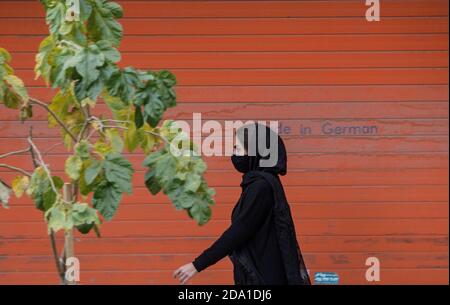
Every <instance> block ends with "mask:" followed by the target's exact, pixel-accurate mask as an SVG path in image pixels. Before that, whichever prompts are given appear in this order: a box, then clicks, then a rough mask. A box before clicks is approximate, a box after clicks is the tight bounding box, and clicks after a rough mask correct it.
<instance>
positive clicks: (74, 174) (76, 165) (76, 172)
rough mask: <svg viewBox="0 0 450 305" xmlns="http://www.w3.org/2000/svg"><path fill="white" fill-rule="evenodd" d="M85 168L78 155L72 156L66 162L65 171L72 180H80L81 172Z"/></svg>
mask: <svg viewBox="0 0 450 305" xmlns="http://www.w3.org/2000/svg"><path fill="white" fill-rule="evenodd" d="M82 167H83V161H82V160H81V158H80V157H79V156H77V155H72V156H70V157H69V158H67V160H66V165H65V171H66V174H67V176H69V177H70V179H72V180H78V178H80V172H81V169H82Z"/></svg>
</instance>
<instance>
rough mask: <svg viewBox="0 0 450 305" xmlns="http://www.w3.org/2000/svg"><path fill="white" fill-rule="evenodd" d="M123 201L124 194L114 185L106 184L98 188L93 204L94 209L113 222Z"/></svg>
mask: <svg viewBox="0 0 450 305" xmlns="http://www.w3.org/2000/svg"><path fill="white" fill-rule="evenodd" d="M121 199H122V192H121V191H120V190H119V189H118V188H117V187H116V186H115V185H114V184H113V183H110V182H106V183H103V184H101V185H99V186H98V187H97V189H96V190H95V192H94V197H93V199H92V202H93V205H94V208H96V209H97V210H98V211H99V212H100V214H102V216H103V217H104V218H105V219H106V220H111V219H112V218H113V216H114V215H115V213H116V211H117V208H118V207H119V203H120V201H121Z"/></svg>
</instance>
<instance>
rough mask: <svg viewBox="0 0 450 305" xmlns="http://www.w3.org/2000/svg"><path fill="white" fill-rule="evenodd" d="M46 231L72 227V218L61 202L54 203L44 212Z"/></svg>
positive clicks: (66, 229)
mask: <svg viewBox="0 0 450 305" xmlns="http://www.w3.org/2000/svg"><path fill="white" fill-rule="evenodd" d="M45 219H46V220H47V226H48V232H49V233H50V232H51V231H52V230H53V232H58V231H59V230H65V231H68V230H70V229H72V228H73V219H72V217H70V216H69V214H68V211H67V210H66V209H64V207H63V206H62V205H61V204H56V205H54V206H53V207H52V208H51V209H49V210H48V211H47V212H46V213H45Z"/></svg>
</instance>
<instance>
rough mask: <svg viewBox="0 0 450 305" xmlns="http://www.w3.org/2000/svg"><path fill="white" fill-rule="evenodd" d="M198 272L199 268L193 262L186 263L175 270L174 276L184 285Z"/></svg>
mask: <svg viewBox="0 0 450 305" xmlns="http://www.w3.org/2000/svg"><path fill="white" fill-rule="evenodd" d="M196 274H197V269H195V267H194V265H193V264H192V263H189V264H186V265H183V266H181V267H180V268H178V269H177V270H175V271H174V273H173V277H174V278H178V279H179V280H180V284H181V285H184V284H186V283H187V281H189V280H190V278H191V277H193V276H194V275H196Z"/></svg>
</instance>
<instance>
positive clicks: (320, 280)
mask: <svg viewBox="0 0 450 305" xmlns="http://www.w3.org/2000/svg"><path fill="white" fill-rule="evenodd" d="M314 284H319V285H337V284H339V275H338V274H337V273H335V272H316V273H315V274H314Z"/></svg>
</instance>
